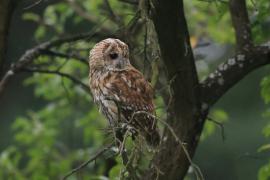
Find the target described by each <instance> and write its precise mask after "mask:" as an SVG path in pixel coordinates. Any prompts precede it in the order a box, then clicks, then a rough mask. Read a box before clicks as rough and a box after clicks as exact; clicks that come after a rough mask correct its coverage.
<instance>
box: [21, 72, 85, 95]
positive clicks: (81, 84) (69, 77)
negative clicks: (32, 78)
mask: <svg viewBox="0 0 270 180" xmlns="http://www.w3.org/2000/svg"><path fill="white" fill-rule="evenodd" d="M21 71H24V72H32V73H44V74H55V75H58V76H61V77H64V78H67V79H69V80H71V81H72V82H73V83H75V84H78V85H80V86H81V87H82V89H83V90H85V92H87V93H88V94H90V90H89V86H88V85H86V84H84V83H83V82H82V81H80V80H79V79H77V78H75V77H73V76H72V75H70V74H67V73H63V72H60V71H58V70H47V69H34V68H22V69H21Z"/></svg>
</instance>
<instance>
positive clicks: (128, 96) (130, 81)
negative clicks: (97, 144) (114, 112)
mask: <svg viewBox="0 0 270 180" xmlns="http://www.w3.org/2000/svg"><path fill="white" fill-rule="evenodd" d="M103 86H104V87H103V88H102V89H103V90H104V91H103V93H104V94H105V96H108V97H109V98H111V99H112V100H114V101H116V102H117V103H118V106H120V107H121V112H122V114H123V115H124V116H125V118H126V119H130V118H131V116H132V114H133V113H134V112H137V111H146V112H147V113H151V114H153V112H154V104H153V89H152V87H151V85H150V84H149V83H148V82H147V81H146V80H145V79H144V77H143V75H142V74H141V73H140V72H139V71H137V70H136V69H135V68H130V69H128V70H125V71H114V72H113V73H109V74H108V75H107V76H106V77H104V80H103Z"/></svg>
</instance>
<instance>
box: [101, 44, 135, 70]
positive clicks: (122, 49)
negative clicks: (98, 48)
mask: <svg viewBox="0 0 270 180" xmlns="http://www.w3.org/2000/svg"><path fill="white" fill-rule="evenodd" d="M118 41H119V40H115V41H113V42H112V43H110V45H109V46H108V47H107V49H106V50H105V51H104V61H105V66H106V68H107V69H109V70H123V69H126V67H127V66H129V65H130V62H129V59H128V49H127V45H126V44H124V43H123V42H118ZM120 43H121V44H120Z"/></svg>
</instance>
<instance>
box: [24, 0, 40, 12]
mask: <svg viewBox="0 0 270 180" xmlns="http://www.w3.org/2000/svg"><path fill="white" fill-rule="evenodd" d="M41 2H42V0H37V1H36V2H34V3H33V4H30V5H29V6H27V7H25V8H23V10H28V9H31V8H32V7H34V6H36V5H38V4H39V3H41Z"/></svg>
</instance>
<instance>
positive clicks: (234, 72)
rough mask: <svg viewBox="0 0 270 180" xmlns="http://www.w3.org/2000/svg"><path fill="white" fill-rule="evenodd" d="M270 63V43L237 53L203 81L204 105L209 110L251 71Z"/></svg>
mask: <svg viewBox="0 0 270 180" xmlns="http://www.w3.org/2000/svg"><path fill="white" fill-rule="evenodd" d="M266 64H270V45H268V46H257V47H254V48H252V50H251V51H249V52H245V53H244V54H237V55H236V56H234V57H233V58H230V59H228V60H227V61H226V62H225V63H222V64H220V65H219V67H218V68H217V69H216V70H215V71H214V72H213V73H211V74H210V75H209V76H208V77H207V78H206V79H205V80H204V81H203V82H202V83H201V92H202V96H201V97H202V103H203V104H202V107H204V110H207V109H209V108H210V106H212V105H213V104H215V103H216V102H217V101H218V100H219V98H220V97H221V96H223V95H224V94H225V93H226V92H227V91H228V90H229V89H230V88H231V87H233V86H234V85H235V84H236V83H238V82H239V81H240V80H241V79H242V78H244V77H245V76H246V75H247V74H248V73H250V72H251V71H253V70H255V69H257V68H259V67H261V66H263V65H266Z"/></svg>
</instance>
